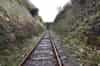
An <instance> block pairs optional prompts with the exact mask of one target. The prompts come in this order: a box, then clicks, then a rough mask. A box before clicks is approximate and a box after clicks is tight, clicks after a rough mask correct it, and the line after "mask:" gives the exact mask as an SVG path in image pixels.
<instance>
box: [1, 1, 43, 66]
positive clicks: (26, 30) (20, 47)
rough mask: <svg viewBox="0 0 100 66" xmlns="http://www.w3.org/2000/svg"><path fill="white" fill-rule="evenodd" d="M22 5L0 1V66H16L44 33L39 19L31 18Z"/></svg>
mask: <svg viewBox="0 0 100 66" xmlns="http://www.w3.org/2000/svg"><path fill="white" fill-rule="evenodd" d="M23 3H24V1H22V0H0V66H18V65H19V64H20V63H21V62H22V61H23V59H24V58H25V56H26V55H27V54H28V53H29V51H30V50H31V49H32V48H33V47H34V45H35V44H36V40H35V39H37V37H38V36H40V34H41V33H42V32H43V31H44V28H45V27H44V26H43V23H42V22H40V21H41V20H40V17H38V15H35V16H34V17H32V16H31V14H30V12H29V10H28V7H29V6H27V5H23ZM26 6H27V7H26ZM33 9H34V7H33Z"/></svg>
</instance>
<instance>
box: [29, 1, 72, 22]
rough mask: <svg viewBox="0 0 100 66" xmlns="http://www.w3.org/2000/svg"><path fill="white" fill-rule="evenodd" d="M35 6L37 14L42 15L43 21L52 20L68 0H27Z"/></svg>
mask: <svg viewBox="0 0 100 66" xmlns="http://www.w3.org/2000/svg"><path fill="white" fill-rule="evenodd" d="M29 1H30V2H31V3H33V4H34V5H35V6H36V7H37V8H39V15H40V16H42V18H43V20H44V21H45V22H52V21H53V20H54V19H55V17H56V15H57V14H58V12H59V8H62V7H63V6H64V5H65V4H66V3H69V2H70V0H29Z"/></svg>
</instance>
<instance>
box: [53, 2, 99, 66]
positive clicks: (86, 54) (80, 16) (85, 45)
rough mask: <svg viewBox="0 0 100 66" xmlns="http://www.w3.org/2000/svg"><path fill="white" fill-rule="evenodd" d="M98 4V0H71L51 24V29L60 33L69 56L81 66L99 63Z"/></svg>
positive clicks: (94, 65)
mask: <svg viewBox="0 0 100 66" xmlns="http://www.w3.org/2000/svg"><path fill="white" fill-rule="evenodd" d="M78 1H80V2H78ZM99 6H100V1H99V0H85V1H84V3H83V0H72V4H67V5H66V6H64V8H63V10H62V11H60V13H59V14H58V15H57V17H56V19H55V23H54V24H53V25H51V29H53V30H54V31H55V32H56V33H58V34H59V35H61V38H62V39H63V41H64V44H65V45H64V47H65V48H66V49H69V52H71V56H74V57H76V58H77V61H79V62H80V63H81V64H82V65H83V66H97V65H98V64H100V24H99V21H100V18H99V17H100V9H99ZM67 52H68V51H67Z"/></svg>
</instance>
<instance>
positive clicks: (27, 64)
mask: <svg viewBox="0 0 100 66" xmlns="http://www.w3.org/2000/svg"><path fill="white" fill-rule="evenodd" d="M56 46H57V45H56V44H55V42H54V40H53V39H52V37H51V35H50V33H49V32H46V33H45V34H44V35H43V37H42V38H41V40H40V41H39V43H38V44H37V46H36V47H35V48H34V49H33V50H32V52H31V53H30V54H29V55H28V57H27V58H26V59H25V60H24V62H23V63H22V64H21V65H20V66H67V65H65V64H64V62H63V60H62V57H61V56H60V55H62V54H59V53H60V52H61V51H59V50H58V49H57V47H56ZM58 46H59V45H58ZM63 57H65V56H63ZM63 59H64V58H63Z"/></svg>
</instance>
